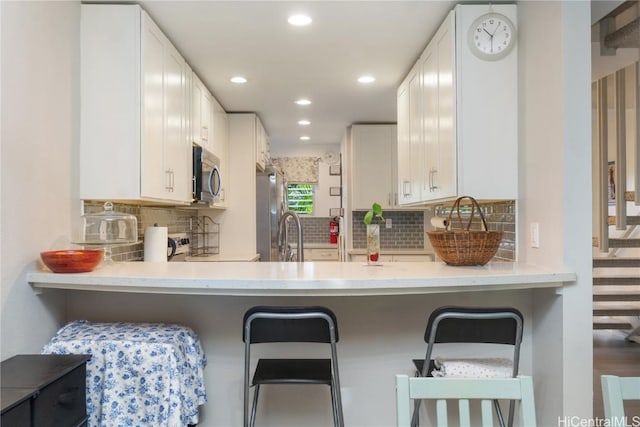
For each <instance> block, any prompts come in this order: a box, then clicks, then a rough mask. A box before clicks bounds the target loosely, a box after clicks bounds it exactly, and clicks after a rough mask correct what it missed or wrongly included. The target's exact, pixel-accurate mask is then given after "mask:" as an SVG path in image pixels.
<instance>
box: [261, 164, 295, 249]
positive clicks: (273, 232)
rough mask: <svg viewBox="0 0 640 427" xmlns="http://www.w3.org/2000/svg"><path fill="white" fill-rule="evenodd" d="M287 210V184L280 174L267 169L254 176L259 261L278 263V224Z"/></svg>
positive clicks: (270, 168) (274, 170) (272, 169)
mask: <svg viewBox="0 0 640 427" xmlns="http://www.w3.org/2000/svg"><path fill="white" fill-rule="evenodd" d="M287 209H288V203H287V184H286V182H285V180H284V176H283V175H282V173H280V172H279V171H277V170H276V169H275V168H273V167H267V168H266V169H265V171H264V172H258V173H257V176H256V233H257V247H256V250H257V252H258V253H259V254H260V261H279V258H278V222H279V221H280V217H281V216H282V214H283V213H284V212H286V211H287Z"/></svg>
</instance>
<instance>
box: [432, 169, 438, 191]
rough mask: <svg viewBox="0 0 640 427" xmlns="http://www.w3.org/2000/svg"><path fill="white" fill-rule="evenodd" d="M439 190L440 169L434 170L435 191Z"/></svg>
mask: <svg viewBox="0 0 640 427" xmlns="http://www.w3.org/2000/svg"><path fill="white" fill-rule="evenodd" d="M437 189H438V169H436V168H433V191H436V190H437Z"/></svg>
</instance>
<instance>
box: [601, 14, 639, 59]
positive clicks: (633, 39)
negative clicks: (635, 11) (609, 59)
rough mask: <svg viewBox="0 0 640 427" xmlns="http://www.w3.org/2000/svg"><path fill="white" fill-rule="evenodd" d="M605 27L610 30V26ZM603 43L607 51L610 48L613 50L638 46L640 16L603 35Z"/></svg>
mask: <svg viewBox="0 0 640 427" xmlns="http://www.w3.org/2000/svg"><path fill="white" fill-rule="evenodd" d="M607 19H610V18H607ZM601 28H602V27H601ZM607 29H609V30H611V27H609V28H607ZM604 45H605V50H606V51H607V52H609V51H610V50H611V49H613V50H614V51H615V50H616V49H618V48H639V47H640V18H636V19H634V20H633V21H631V22H629V23H628V24H627V25H624V26H622V27H620V28H618V29H617V30H615V31H612V32H611V33H609V34H607V35H606V36H604Z"/></svg>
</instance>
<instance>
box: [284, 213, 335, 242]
mask: <svg viewBox="0 0 640 427" xmlns="http://www.w3.org/2000/svg"><path fill="white" fill-rule="evenodd" d="M330 221H331V217H319V216H304V215H300V225H301V226H302V239H303V243H329V222H330ZM287 231H288V234H289V241H291V242H295V241H296V239H297V238H298V230H297V229H296V226H295V224H294V223H293V221H291V220H289V224H288V226H287Z"/></svg>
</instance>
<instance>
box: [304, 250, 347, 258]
mask: <svg viewBox="0 0 640 427" xmlns="http://www.w3.org/2000/svg"><path fill="white" fill-rule="evenodd" d="M304 260H305V261H339V259H338V249H337V248H336V249H319V248H309V249H305V250H304Z"/></svg>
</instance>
